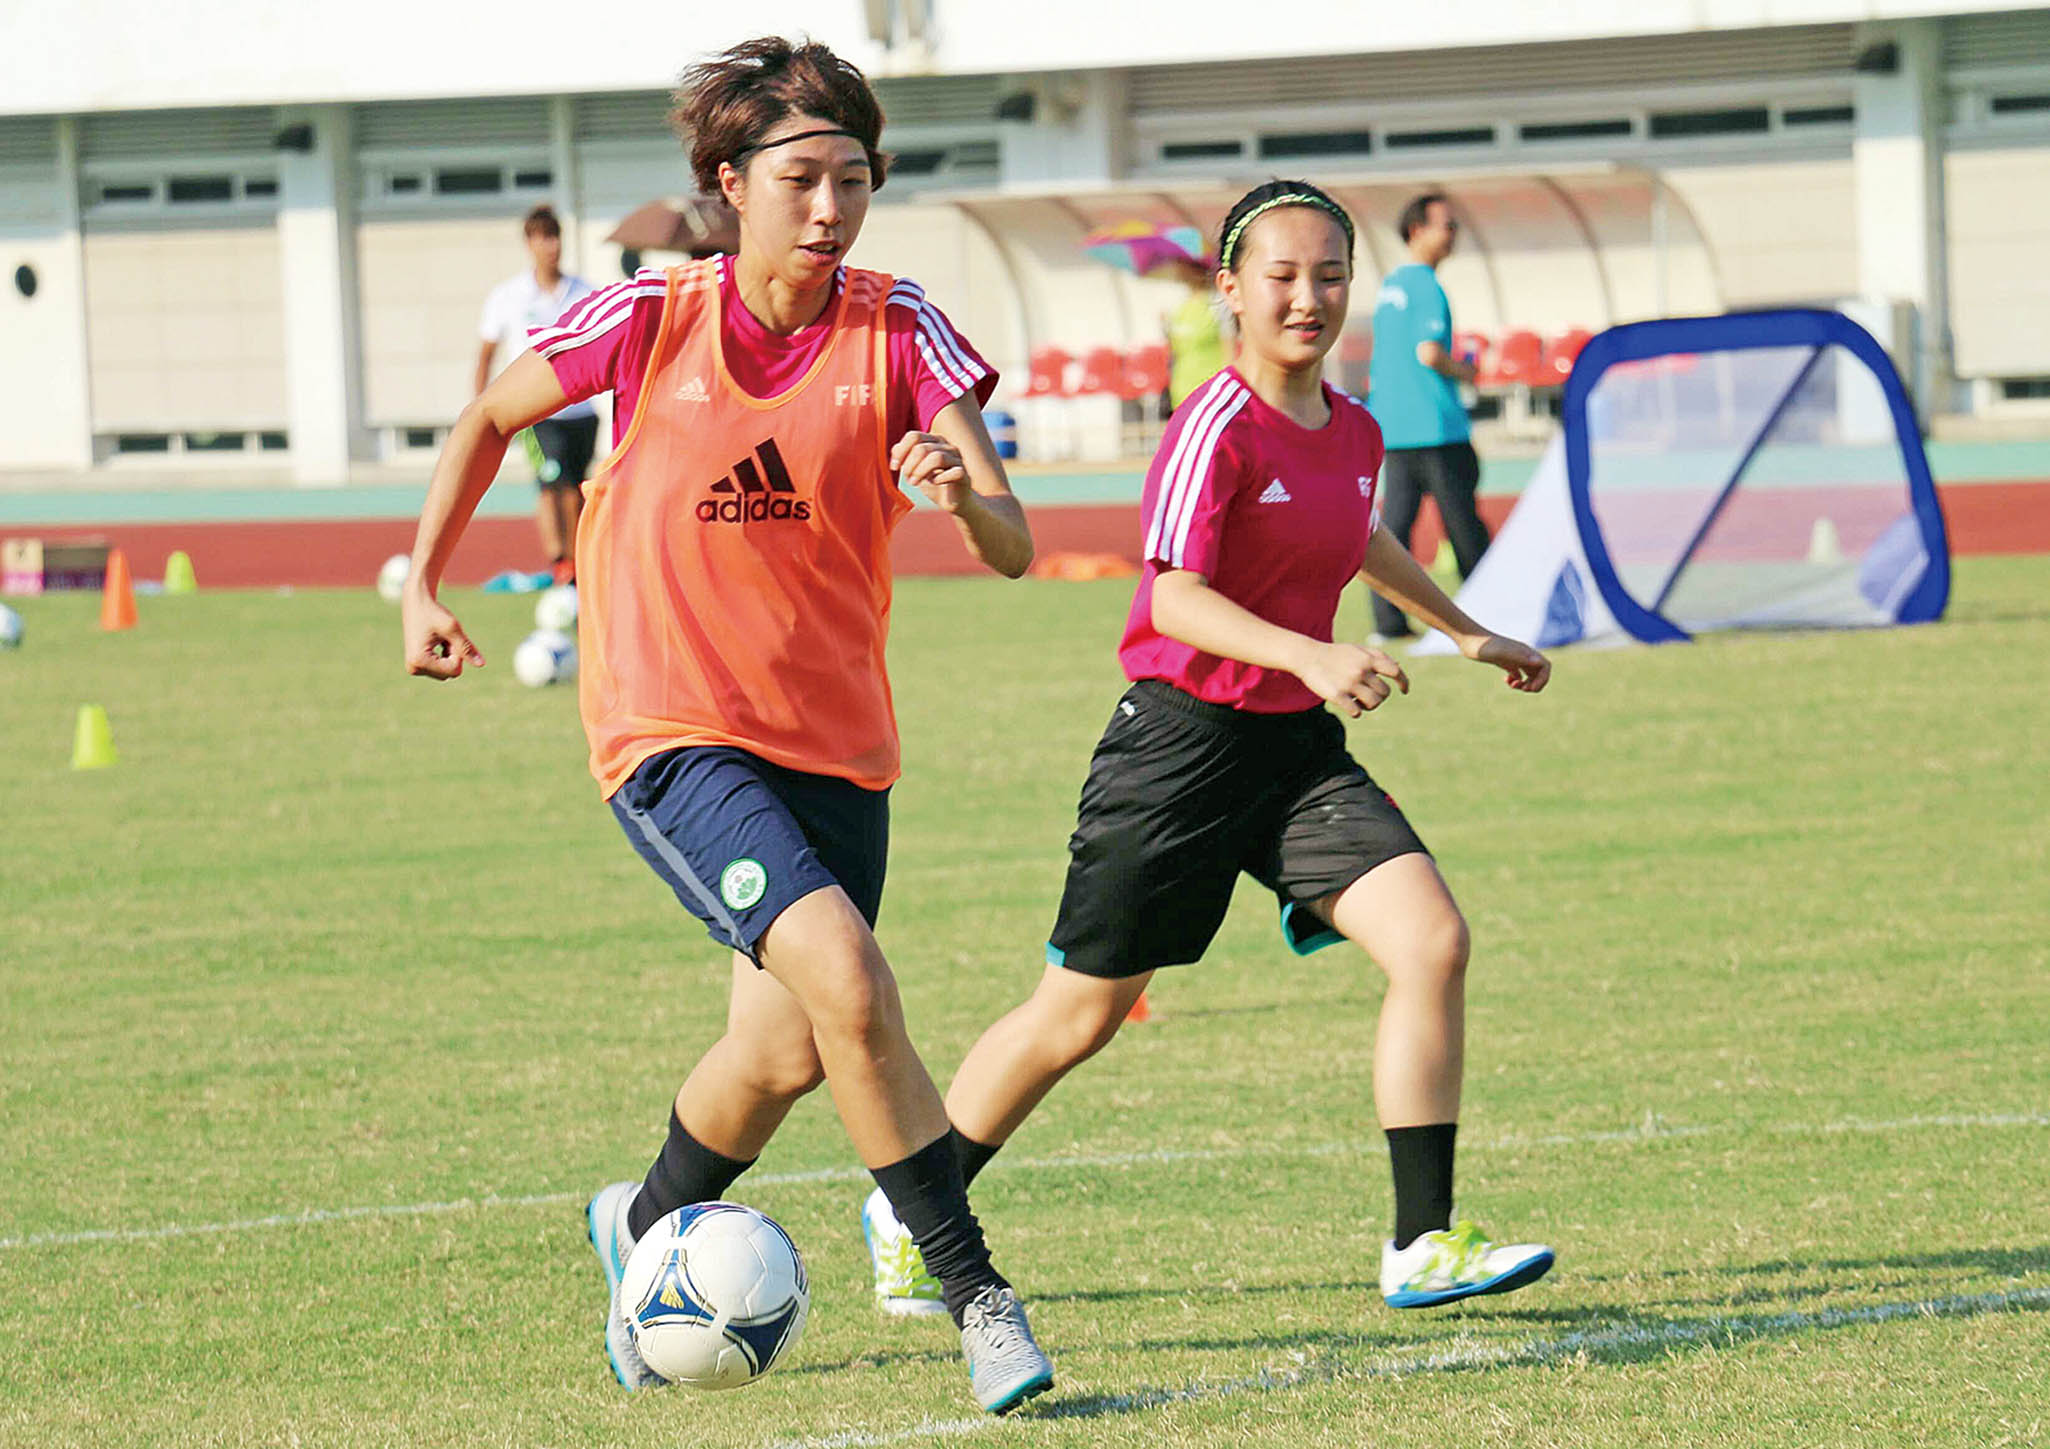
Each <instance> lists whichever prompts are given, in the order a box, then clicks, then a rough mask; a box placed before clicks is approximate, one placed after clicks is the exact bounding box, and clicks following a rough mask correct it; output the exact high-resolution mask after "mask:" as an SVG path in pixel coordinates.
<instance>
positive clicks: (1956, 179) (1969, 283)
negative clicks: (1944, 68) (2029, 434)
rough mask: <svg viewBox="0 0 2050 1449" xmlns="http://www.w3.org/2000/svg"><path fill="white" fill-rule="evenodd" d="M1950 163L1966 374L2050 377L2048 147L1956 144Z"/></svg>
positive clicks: (1955, 302) (1960, 358)
mask: <svg viewBox="0 0 2050 1449" xmlns="http://www.w3.org/2000/svg"><path fill="white" fill-rule="evenodd" d="M2045 89H2046V90H2050V85H2046V87H2045ZM1945 169H1946V189H1945V195H1946V196H1947V198H1948V200H1949V212H1950V296H1951V331H1952V333H1953V335H1954V336H1955V337H1956V339H1957V369H1958V373H1959V374H1960V375H1961V376H1964V377H2002V376H2024V375H2042V374H2050V145H2046V146H2018V147H2014V148H2006V147H2001V148H1988V149H1985V150H1972V151H1957V150H1954V151H1952V152H1951V154H1950V156H1949V157H1948V160H1947V165H1946V168H1945Z"/></svg>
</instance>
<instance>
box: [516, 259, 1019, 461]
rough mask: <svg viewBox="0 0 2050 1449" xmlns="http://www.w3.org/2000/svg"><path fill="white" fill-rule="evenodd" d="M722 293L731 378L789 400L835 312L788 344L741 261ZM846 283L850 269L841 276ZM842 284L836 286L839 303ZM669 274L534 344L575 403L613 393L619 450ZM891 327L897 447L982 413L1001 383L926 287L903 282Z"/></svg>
mask: <svg viewBox="0 0 2050 1449" xmlns="http://www.w3.org/2000/svg"><path fill="white" fill-rule="evenodd" d="M718 266H719V286H720V291H721V301H722V303H723V308H722V310H723V313H724V316H725V319H726V321H725V327H724V332H725V336H724V338H723V339H722V341H723V343H724V345H725V350H726V369H727V371H728V372H730V373H731V374H732V375H733V380H734V381H735V382H737V383H739V384H740V386H741V387H742V388H743V389H744V390H746V391H747V392H748V393H750V394H752V395H753V396H755V397H758V398H768V397H776V396H779V395H780V394H782V393H784V392H786V391H788V390H789V389H790V388H791V387H792V386H794V385H795V384H796V383H797V381H798V379H800V378H801V377H803V376H804V374H805V373H806V372H807V371H809V370H810V368H811V365H812V363H813V362H815V361H816V360H817V359H818V355H819V348H820V346H821V345H823V344H824V342H825V340H826V334H827V331H828V330H829V329H828V326H827V319H828V318H829V317H830V316H831V311H832V309H831V308H830V307H828V309H827V310H826V312H824V313H822V314H821V315H820V317H819V320H818V321H816V322H814V323H813V324H812V325H811V326H809V327H802V328H799V329H798V330H797V331H795V332H793V333H791V334H790V335H789V336H787V337H784V336H780V335H778V334H777V333H774V332H771V331H770V330H769V329H768V328H766V327H764V326H763V325H762V324H761V323H760V322H759V321H758V320H756V318H755V316H754V314H753V313H752V312H750V311H748V310H747V308H746V307H745V306H743V305H742V304H741V301H740V289H739V287H738V286H737V285H736V284H735V282H734V279H733V259H732V258H731V257H721V258H720V259H719V263H718ZM842 271H843V275H844V271H845V269H844V268H843V269H842ZM842 281H843V277H836V278H835V279H834V282H833V286H834V292H835V295H838V291H839V288H840V286H841V285H842ZM667 286H668V274H667V272H666V271H665V270H664V269H662V268H660V267H642V268H641V269H640V271H638V272H636V273H635V274H634V275H633V276H632V277H630V278H628V279H627V280H626V281H623V282H615V283H614V284H613V285H612V286H609V287H607V288H605V289H604V290H603V291H600V292H594V293H592V294H591V295H590V296H589V297H587V298H585V299H584V300H583V301H581V302H579V303H577V304H576V305H575V306H574V307H572V308H571V309H570V310H569V311H568V312H567V313H566V314H564V315H563V316H562V317H561V318H560V319H559V320H558V321H557V322H556V324H555V325H554V326H553V327H536V328H534V329H533V330H532V331H531V332H529V333H528V336H527V340H528V344H529V345H530V346H531V347H533V349H534V350H535V351H536V352H538V353H540V354H541V356H542V357H543V358H545V359H546V360H547V362H548V365H549V366H550V367H552V368H554V369H555V377H556V381H558V382H560V383H561V384H562V390H563V392H564V393H565V394H566V395H567V396H568V397H569V398H570V399H571V400H572V401H574V400H576V399H578V398H587V397H591V396H593V395H595V394H597V393H601V392H606V391H610V392H611V393H612V404H613V406H612V441H613V443H614V444H615V445H617V444H618V442H619V440H620V439H621V438H624V437H625V436H626V434H627V430H628V429H629V428H630V427H631V426H632V425H633V409H634V404H635V402H636V401H637V400H638V399H639V397H640V395H641V378H642V377H643V376H644V375H645V374H646V372H647V370H648V355H649V352H650V351H651V349H652V348H653V347H654V343H655V333H656V330H657V329H658V328H659V327H660V326H661V322H662V296H663V292H664V291H665V289H666V288H667ZM884 317H885V321H886V323H887V327H888V348H889V377H888V379H887V387H888V392H887V394H886V396H885V401H886V402H887V404H888V405H889V410H890V417H889V436H890V441H892V442H894V441H895V440H896V439H898V438H900V437H902V436H903V435H904V434H905V433H910V432H922V431H924V430H925V429H927V428H929V427H931V426H932V420H933V419H934V418H935V417H937V416H938V415H939V413H940V410H941V409H942V408H944V407H946V405H947V404H948V403H950V402H953V401H954V400H955V399H956V398H961V397H972V398H973V399H974V401H975V403H976V405H977V406H978V407H979V406H981V405H982V404H983V403H986V402H988V401H989V397H990V394H991V393H992V392H994V391H995V390H996V385H997V374H996V369H994V368H992V367H991V366H990V365H989V364H988V363H987V362H985V361H983V359H982V356H981V354H979V353H978V352H976V350H975V349H974V348H973V347H971V346H969V345H968V342H967V340H966V339H965V338H963V337H962V336H961V334H960V333H958V332H956V331H955V330H954V324H953V323H951V322H949V321H948V320H947V318H946V315H945V314H944V313H942V312H941V311H940V309H939V308H938V307H936V306H934V305H933V304H932V303H931V302H930V301H928V300H927V299H926V295H925V291H924V289H923V288H921V287H920V286H919V285H918V283H916V282H913V281H910V280H908V279H906V278H903V277H899V278H898V279H897V281H896V285H894V286H893V287H891V288H890V296H889V302H888V305H887V306H886V307H885V309H884Z"/></svg>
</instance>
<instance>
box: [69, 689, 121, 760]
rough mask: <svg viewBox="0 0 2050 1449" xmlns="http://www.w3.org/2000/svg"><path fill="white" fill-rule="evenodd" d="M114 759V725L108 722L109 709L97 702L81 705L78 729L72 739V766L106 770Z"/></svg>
mask: <svg viewBox="0 0 2050 1449" xmlns="http://www.w3.org/2000/svg"><path fill="white" fill-rule="evenodd" d="M114 760H115V755H114V727H113V726H112V725H110V724H108V723H107V711H106V710H104V709H102V708H101V707H100V706H99V705H97V704H82V705H80V706H79V707H78V730H77V733H76V734H75V735H73V737H72V741H71V768H72V769H74V770H104V769H106V768H107V767H108V766H110V765H112V764H113V763H114Z"/></svg>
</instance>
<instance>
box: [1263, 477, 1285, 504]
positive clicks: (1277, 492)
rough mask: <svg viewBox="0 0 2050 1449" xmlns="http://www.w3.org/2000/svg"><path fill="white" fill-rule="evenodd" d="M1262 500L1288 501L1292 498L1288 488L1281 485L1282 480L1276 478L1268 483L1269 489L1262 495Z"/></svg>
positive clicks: (1270, 501)
mask: <svg viewBox="0 0 2050 1449" xmlns="http://www.w3.org/2000/svg"><path fill="white" fill-rule="evenodd" d="M1260 501H1261V502H1262V503H1288V502H1290V501H1292V500H1291V499H1290V497H1289V492H1288V490H1287V489H1286V488H1284V487H1282V486H1281V480H1280V479H1279V478H1276V479H1275V480H1274V481H1273V482H1272V483H1269V484H1268V485H1267V491H1266V492H1265V493H1262V494H1261V495H1260Z"/></svg>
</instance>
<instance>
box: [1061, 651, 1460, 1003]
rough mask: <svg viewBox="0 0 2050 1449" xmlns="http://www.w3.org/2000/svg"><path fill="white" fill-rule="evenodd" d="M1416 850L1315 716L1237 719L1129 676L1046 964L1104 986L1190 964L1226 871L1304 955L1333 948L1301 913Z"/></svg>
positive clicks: (1224, 887)
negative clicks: (1251, 891)
mask: <svg viewBox="0 0 2050 1449" xmlns="http://www.w3.org/2000/svg"><path fill="white" fill-rule="evenodd" d="M1424 848H1425V847H1424V843H1423V841H1422V840H1420V839H1418V838H1417V833H1416V831H1414V830H1413V829H1411V828H1410V824H1409V821H1407V820H1406V819H1404V818H1403V814H1402V811H1400V810H1399V809H1397V808H1396V805H1395V802H1394V801H1393V800H1391V799H1390V798H1389V797H1388V795H1387V794H1386V793H1385V792H1384V791H1383V790H1382V789H1381V787H1380V786H1378V785H1376V784H1375V783H1374V782H1373V780H1372V778H1371V777H1369V776H1368V774H1367V772H1366V771H1365V770H1363V769H1361V768H1360V766H1359V764H1358V762H1356V761H1355V760H1354V759H1353V758H1352V756H1351V755H1349V754H1347V753H1346V749H1345V726H1344V725H1343V724H1341V723H1340V722H1339V720H1338V717H1337V716H1336V715H1334V714H1332V713H1330V712H1329V711H1328V710H1324V709H1314V710H1306V711H1304V712H1302V713H1300V714H1285V715H1260V714H1249V713H1247V712H1245V711H1243V710H1236V709H1231V708H1229V707H1227V706H1224V705H1218V704H1210V703H1207V702H1205V701H1203V700H1200V699H1197V698H1195V697H1194V696H1192V695H1189V694H1186V693H1184V692H1183V691H1181V690H1179V689H1176V688H1175V687H1174V686H1173V685H1170V684H1167V683H1165V682H1163V681H1161V680H1157V679H1143V680H1141V681H1139V682H1138V683H1137V684H1134V685H1133V686H1132V687H1131V688H1130V689H1128V690H1126V691H1125V695H1124V698H1122V699H1120V700H1119V701H1118V706H1117V709H1116V711H1115V712H1114V713H1113V714H1112V715H1111V719H1110V724H1109V726H1108V727H1107V728H1106V729H1105V730H1104V732H1103V739H1102V740H1101V741H1100V742H1098V744H1097V746H1096V755H1095V757H1094V758H1093V759H1092V760H1091V761H1090V762H1089V778H1088V779H1087V780H1086V781H1085V782H1084V783H1083V786H1082V804H1081V808H1080V810H1079V811H1078V813H1077V817H1076V821H1075V833H1074V836H1073V837H1072V838H1071V839H1070V840H1069V841H1068V854H1069V861H1068V882H1067V886H1066V887H1065V888H1064V889H1063V890H1062V892H1061V908H1060V914H1059V917H1058V918H1057V919H1056V920H1055V922H1054V928H1053V934H1052V936H1050V937H1049V938H1048V940H1047V947H1046V959H1047V960H1048V961H1049V962H1051V963H1052V964H1054V965H1056V966H1065V967H1067V968H1068V969H1069V970H1071V971H1080V972H1082V973H1083V974H1084V975H1088V976H1102V977H1110V978H1116V977H1123V976H1136V975H1138V974H1139V973H1140V972H1142V971H1150V970H1153V969H1154V968H1156V967H1160V966H1179V965H1184V964H1186V963H1188V962H1191V961H1195V960H1199V959H1201V957H1202V955H1203V952H1204V951H1205V950H1206V949H1207V948H1208V947H1209V945H1210V941H1211V938H1212V937H1213V936H1215V935H1216V934H1217V928H1218V927H1219V926H1220V925H1222V924H1223V923H1224V913H1225V910H1226V909H1227V908H1228V907H1229V906H1230V904H1231V893H1232V887H1233V886H1234V885H1235V884H1236V883H1237V881H1238V876H1239V873H1240V872H1241V871H1243V872H1245V873H1246V874H1247V875H1250V876H1252V877H1253V878H1254V879H1255V880H1257V881H1259V882H1260V884H1262V885H1264V886H1266V887H1267V888H1268V889H1269V890H1271V891H1273V892H1274V894H1275V896H1276V897H1277V898H1278V899H1279V901H1280V903H1281V928H1282V934H1283V935H1284V937H1285V938H1286V939H1287V941H1288V943H1289V945H1290V946H1292V947H1294V948H1295V950H1296V951H1297V952H1298V953H1300V954H1304V955H1307V954H1308V953H1309V952H1311V951H1314V950H1317V949H1319V948H1320V947H1323V946H1329V945H1332V944H1333V943H1335V942H1336V941H1338V940H1339V939H1340V937H1339V936H1338V934H1337V933H1336V932H1335V931H1333V930H1331V929H1330V927H1329V926H1328V925H1327V924H1326V923H1325V922H1324V921H1323V920H1322V918H1320V917H1319V916H1317V915H1316V914H1315V913H1313V912H1311V911H1309V910H1306V909H1305V907H1306V906H1307V905H1308V904H1309V903H1311V902H1314V901H1317V900H1320V899H1322V898H1323V897H1325V896H1329V895H1332V894H1334V893H1336V892H1338V891H1342V890H1344V889H1345V888H1346V887H1347V886H1349V885H1351V884H1352V883H1353V882H1354V881H1356V880H1358V879H1359V878H1360V877H1361V876H1363V875H1365V874H1366V873H1367V872H1368V871H1370V870H1372V869H1373V868H1374V867H1375V866H1377V865H1380V864H1381V863H1382V862H1384V861H1389V860H1393V859H1394V858H1395V857H1397V856H1399V855H1409V854H1411V853H1412V852H1416V851H1422V850H1424Z"/></svg>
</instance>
